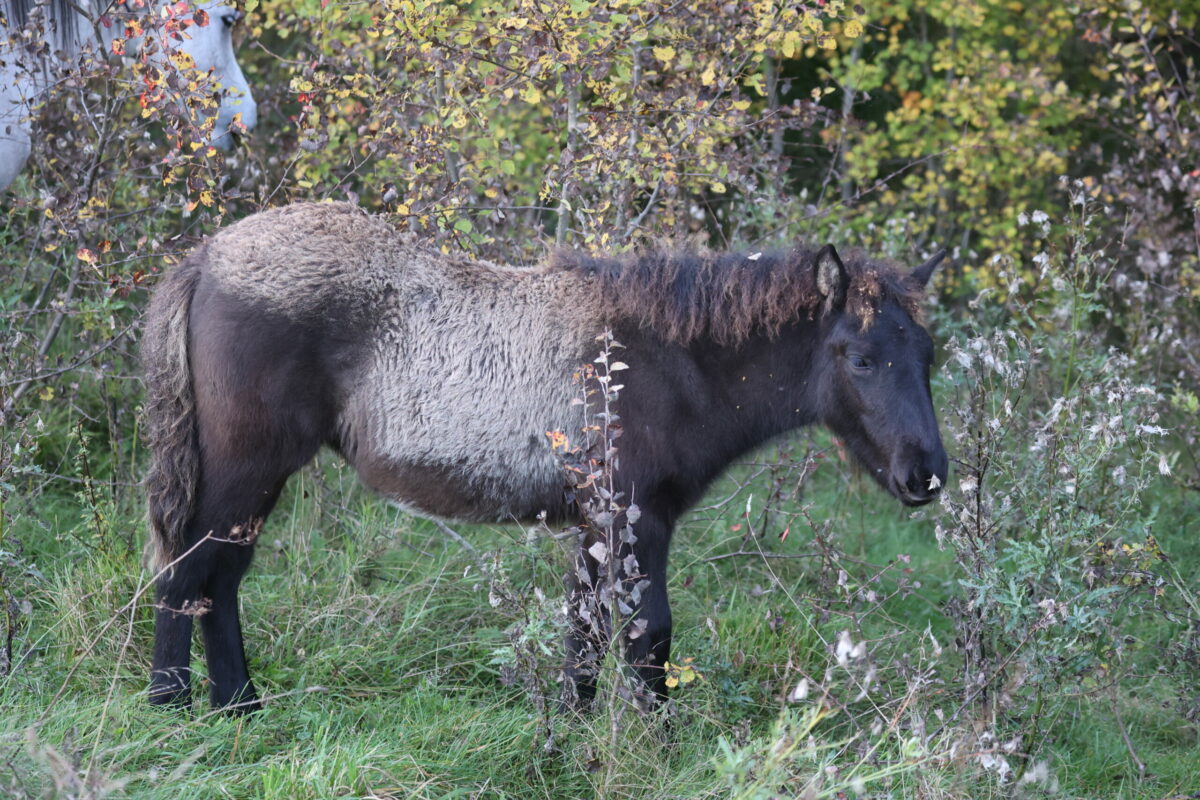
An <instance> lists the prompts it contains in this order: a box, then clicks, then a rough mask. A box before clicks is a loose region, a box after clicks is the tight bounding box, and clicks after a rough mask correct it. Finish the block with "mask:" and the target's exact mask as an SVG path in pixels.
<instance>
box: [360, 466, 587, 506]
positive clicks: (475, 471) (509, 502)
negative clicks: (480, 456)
mask: <svg viewBox="0 0 1200 800" xmlns="http://www.w3.org/2000/svg"><path fill="white" fill-rule="evenodd" d="M363 462H364V463H358V464H356V465H355V466H356V467H357V469H358V473H359V476H360V477H361V478H362V481H363V483H365V484H366V485H367V486H369V487H370V488H371V489H373V490H375V491H376V492H379V493H380V494H382V495H384V496H385V497H388V498H390V499H392V500H395V501H396V502H397V503H398V504H400V505H401V506H403V507H404V508H405V509H406V510H408V511H412V512H414V513H416V514H419V515H422V516H429V517H441V518H444V519H457V520H464V521H470V522H513V521H531V520H534V519H536V518H537V517H538V515H540V514H542V513H543V512H545V513H546V515H547V516H548V517H550V518H552V519H558V518H560V517H562V516H563V514H564V512H565V509H566V492H565V490H566V480H565V474H564V472H563V471H562V468H561V466H559V465H557V464H548V465H537V466H538V467H540V468H538V469H532V470H531V469H528V466H529V465H528V464H526V465H519V464H513V465H510V467H509V468H508V469H505V468H504V467H503V465H491V466H490V468H489V465H485V464H483V463H474V464H462V465H454V464H428V463H413V462H407V461H386V460H383V459H378V458H376V459H364V460H363ZM520 466H524V467H526V469H520V468H518V467H520Z"/></svg>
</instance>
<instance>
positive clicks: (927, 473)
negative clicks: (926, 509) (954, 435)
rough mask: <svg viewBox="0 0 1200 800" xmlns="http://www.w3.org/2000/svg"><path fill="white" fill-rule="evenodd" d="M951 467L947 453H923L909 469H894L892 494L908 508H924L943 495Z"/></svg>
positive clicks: (911, 463)
mask: <svg viewBox="0 0 1200 800" xmlns="http://www.w3.org/2000/svg"><path fill="white" fill-rule="evenodd" d="M897 466H899V465H897ZM949 466H950V464H949V459H948V458H947V457H946V453H945V451H939V452H937V453H922V454H921V455H920V456H919V457H918V458H917V459H916V460H915V461H913V462H910V463H909V464H908V468H907V469H904V468H901V469H895V468H893V470H892V476H891V484H892V485H891V487H890V488H891V490H892V493H893V494H895V495H896V497H898V498H900V502H902V503H904V505H906V506H923V505H925V504H926V503H928V502H930V501H932V500H935V499H936V498H937V497H938V496H939V495H940V494H941V493H942V487H943V486H945V485H946V478H947V473H948V472H949Z"/></svg>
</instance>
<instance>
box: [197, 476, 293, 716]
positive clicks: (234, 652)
mask: <svg viewBox="0 0 1200 800" xmlns="http://www.w3.org/2000/svg"><path fill="white" fill-rule="evenodd" d="M235 474H236V471H235ZM247 477H249V476H247ZM286 479H287V475H286V474H284V475H283V476H282V477H279V476H275V477H274V480H270V479H268V480H262V479H261V478H260V481H261V482H258V483H256V482H253V481H250V480H247V482H246V483H245V484H243V485H242V486H240V487H238V488H237V489H236V490H233V491H229V489H232V485H227V487H226V489H227V490H226V491H223V492H219V493H217V494H218V497H219V498H220V501H223V502H219V504H218V503H214V504H212V505H210V506H209V507H210V508H214V509H216V510H217V511H218V515H219V518H218V519H213V520H212V523H213V524H212V526H211V527H210V526H209V525H207V524H205V525H204V526H203V527H205V528H208V529H209V530H212V531H213V536H214V538H215V539H217V541H212V542H207V543H205V545H204V547H205V548H208V553H207V555H208V565H207V566H208V569H207V575H206V579H205V581H204V584H203V586H202V587H201V590H202V593H203V598H204V603H205V606H206V607H205V610H204V613H203V614H201V615H200V630H201V633H202V634H203V636H204V653H205V657H206V658H207V661H208V680H209V696H210V698H211V700H212V705H213V707H214V708H229V709H231V710H234V711H237V712H247V711H254V710H256V709H258V708H259V707H260V703H259V702H258V694H257V692H256V691H255V689H254V684H253V683H251V682H250V673H249V670H248V669H247V667H246V652H245V647H244V645H243V642H242V624H241V618H240V615H239V613H238V600H237V593H238V586H239V585H240V584H241V581H242V577H243V576H244V575H245V574H246V569H247V568H248V567H249V566H250V559H251V557H252V556H253V554H254V542H255V540H256V539H257V538H258V533H259V531H260V530H261V528H262V524H263V521H264V520H265V519H266V517H267V514H269V513H270V511H271V507H272V506H274V504H275V500H276V499H277V498H278V497H279V492H280V490H281V489H282V488H283V482H284V481H285V480H286ZM222 540H223V541H222Z"/></svg>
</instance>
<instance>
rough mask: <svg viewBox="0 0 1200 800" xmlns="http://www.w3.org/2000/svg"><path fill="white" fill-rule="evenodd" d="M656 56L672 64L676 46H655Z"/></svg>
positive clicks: (665, 62)
mask: <svg viewBox="0 0 1200 800" xmlns="http://www.w3.org/2000/svg"><path fill="white" fill-rule="evenodd" d="M654 57H655V58H657V59H658V60H659V61H661V62H663V63H664V64H670V63H671V62H672V61H673V60H674V59H675V48H674V47H669V46H668V47H655V48H654Z"/></svg>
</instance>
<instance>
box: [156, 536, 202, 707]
mask: <svg viewBox="0 0 1200 800" xmlns="http://www.w3.org/2000/svg"><path fill="white" fill-rule="evenodd" d="M192 555H195V554H194V553H193V554H192ZM197 560H198V559H197ZM155 588H156V594H157V601H156V602H155V604H154V660H153V662H152V666H151V668H150V703H151V704H152V705H173V706H187V705H189V704H190V703H191V699H192V695H191V692H192V688H191V687H192V679H191V667H190V660H191V649H192V617H193V616H194V615H195V614H196V613H197V612H198V610H199V601H200V570H198V569H197V568H196V565H195V562H193V561H192V560H191V556H188V557H187V558H185V559H183V560H182V561H180V562H179V563H178V564H176V565H175V567H173V568H172V569H170V570H169V571H168V572H166V573H164V574H163V575H162V576H160V577H159V579H158V581H157V585H156V587H155Z"/></svg>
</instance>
